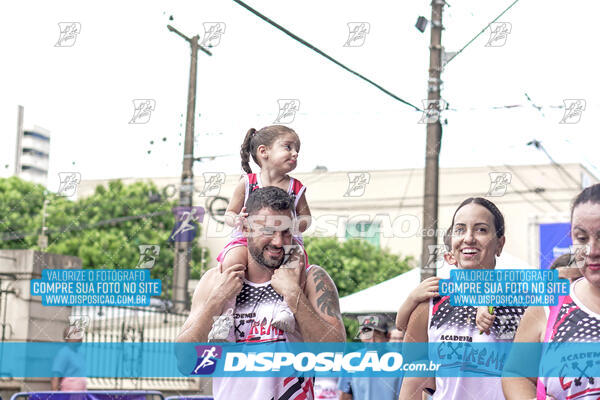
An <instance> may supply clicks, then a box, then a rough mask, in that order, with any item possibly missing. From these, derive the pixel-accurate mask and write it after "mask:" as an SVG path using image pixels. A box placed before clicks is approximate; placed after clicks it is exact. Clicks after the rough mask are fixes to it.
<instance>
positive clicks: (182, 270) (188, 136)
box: [167, 25, 212, 311]
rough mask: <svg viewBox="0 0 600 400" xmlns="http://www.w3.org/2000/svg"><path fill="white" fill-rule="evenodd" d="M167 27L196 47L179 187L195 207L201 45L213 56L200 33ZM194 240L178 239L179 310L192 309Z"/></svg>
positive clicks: (183, 203) (184, 203)
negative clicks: (190, 35)
mask: <svg viewBox="0 0 600 400" xmlns="http://www.w3.org/2000/svg"><path fill="white" fill-rule="evenodd" d="M167 29H169V30H170V31H171V32H174V33H176V34H177V35H179V36H181V37H182V38H183V39H185V40H186V41H187V42H189V43H190V46H191V48H192V61H191V65H190V80H189V86H188V100H187V116H186V123H185V141H184V146H183V171H182V173H181V189H180V191H179V206H180V207H187V208H189V209H190V211H191V207H192V195H193V193H194V172H193V166H194V117H195V113H196V74H197V64H198V49H199V48H200V49H201V50H202V51H204V52H205V53H206V54H208V55H209V56H210V55H212V54H211V53H210V52H209V51H208V50H206V49H205V48H203V47H202V46H199V45H198V40H199V39H200V36H198V35H196V36H194V37H193V38H191V39H190V38H188V37H187V36H185V35H184V34H183V33H181V32H179V31H178V30H177V29H175V28H173V27H172V26H171V25H167ZM192 248H193V243H192V242H182V241H178V240H176V241H175V262H174V266H173V294H172V298H173V305H174V307H175V310H176V311H182V310H187V309H189V299H188V294H187V284H188V280H189V275H190V261H191V260H192Z"/></svg>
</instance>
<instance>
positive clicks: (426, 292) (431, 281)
mask: <svg viewBox="0 0 600 400" xmlns="http://www.w3.org/2000/svg"><path fill="white" fill-rule="evenodd" d="M440 279H441V278H440V277H439V276H432V277H430V278H427V279H425V280H424V281H423V282H421V283H420V284H419V286H417V287H416V288H415V289H414V290H413V291H412V292H410V294H409V295H408V297H409V298H410V299H411V300H412V301H413V302H414V303H415V304H419V303H422V302H424V301H426V300H429V299H431V298H432V297H435V296H439V281H440Z"/></svg>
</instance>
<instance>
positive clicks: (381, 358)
mask: <svg viewBox="0 0 600 400" xmlns="http://www.w3.org/2000/svg"><path fill="white" fill-rule="evenodd" d="M438 366H439V364H436V363H433V362H430V363H429V364H427V363H410V364H408V363H404V359H403V358H402V354H400V353H396V352H387V353H383V354H381V355H380V354H378V352H377V351H375V350H372V351H367V352H364V353H363V352H351V353H345V354H344V353H342V352H336V353H334V352H322V353H312V352H303V353H299V354H294V353H289V352H260V353H240V352H231V353H227V355H226V358H225V365H224V371H226V372H268V371H272V372H279V371H282V370H285V369H288V370H289V369H293V371H291V370H290V372H337V373H340V372H350V373H355V372H367V373H368V372H406V371H436V370H437V368H438Z"/></svg>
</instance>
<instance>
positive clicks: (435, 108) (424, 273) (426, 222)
mask: <svg viewBox="0 0 600 400" xmlns="http://www.w3.org/2000/svg"><path fill="white" fill-rule="evenodd" d="M444 5H445V2H444V0H432V2H431V41H430V43H431V44H430V47H429V80H428V85H427V92H428V93H427V100H429V101H428V103H429V104H428V105H429V106H430V107H431V108H430V109H429V110H427V112H433V115H434V116H437V117H436V118H429V119H428V122H427V141H426V146H427V148H426V150H425V176H424V178H425V184H424V186H425V187H424V194H423V228H424V231H425V232H431V229H433V232H434V235H433V236H428V235H423V247H422V251H421V280H423V279H426V278H429V277H431V276H435V275H436V270H435V266H436V265H435V262H436V259H437V254H435V253H434V254H433V256H434V257H432V254H431V251H430V249H435V246H436V245H437V227H438V185H439V157H440V145H441V142H442V125H441V123H440V120H439V115H440V111H441V110H440V105H439V103H440V98H441V96H440V86H441V83H442V81H441V79H440V75H441V72H442V44H441V43H442V30H443V29H444V28H443V26H442V12H443V9H444Z"/></svg>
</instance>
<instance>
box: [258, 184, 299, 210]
mask: <svg viewBox="0 0 600 400" xmlns="http://www.w3.org/2000/svg"><path fill="white" fill-rule="evenodd" d="M293 206H294V200H293V199H292V197H291V196H290V195H289V194H288V193H287V192H286V191H285V190H283V189H280V188H278V187H276V186H267V187H264V188H260V189H256V190H255V191H253V192H252V193H250V195H249V196H248V201H246V212H247V213H248V215H252V214H256V213H257V212H258V211H259V210H261V209H263V208H265V207H267V208H270V209H272V210H276V211H286V210H291V209H292V207H293Z"/></svg>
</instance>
